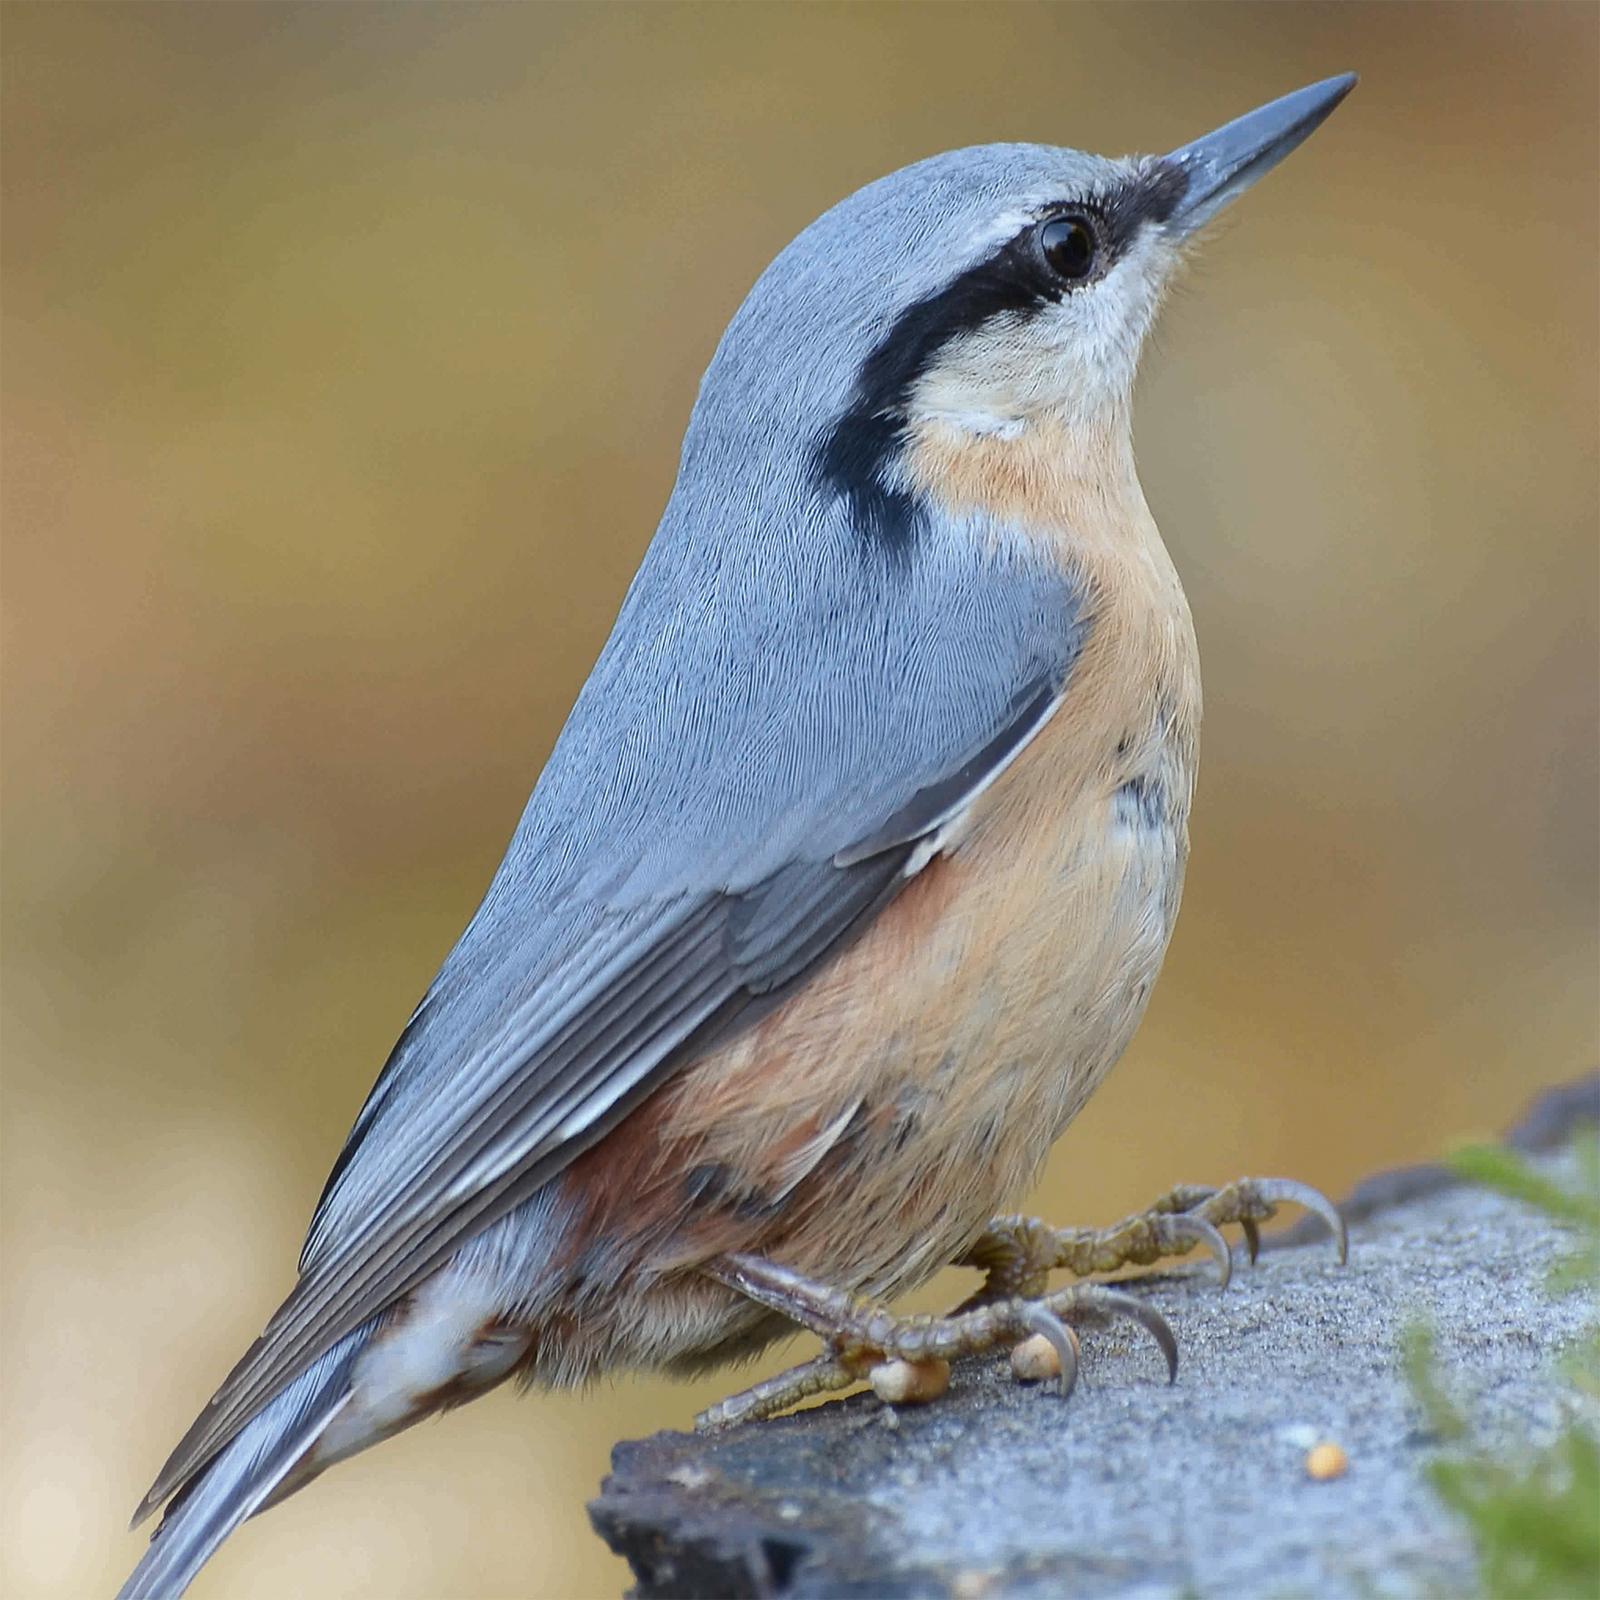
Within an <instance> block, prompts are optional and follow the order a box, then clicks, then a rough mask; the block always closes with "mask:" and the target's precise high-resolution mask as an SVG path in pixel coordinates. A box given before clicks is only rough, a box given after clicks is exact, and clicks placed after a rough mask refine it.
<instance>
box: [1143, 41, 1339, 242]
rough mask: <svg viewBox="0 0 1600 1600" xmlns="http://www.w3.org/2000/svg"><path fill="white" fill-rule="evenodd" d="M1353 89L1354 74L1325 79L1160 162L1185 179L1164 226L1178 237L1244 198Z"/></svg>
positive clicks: (1191, 231) (1256, 111) (1177, 151)
mask: <svg viewBox="0 0 1600 1600" xmlns="http://www.w3.org/2000/svg"><path fill="white" fill-rule="evenodd" d="M1355 86H1356V75H1355V73H1353V72H1346V73H1342V74H1341V75H1340V76H1339V77H1337V78H1325V79H1324V80H1323V81H1322V82H1321V83H1314V84H1312V85H1311V86H1310V87H1309V88H1306V89H1296V90H1295V92H1294V93H1293V94H1286V95H1285V96H1284V97H1283V98H1282V99H1281V100H1274V101H1272V102H1271V103H1270V104H1269V105H1264V106H1261V107H1258V108H1257V109H1256V110H1254V111H1247V112H1246V113H1245V114H1244V116H1242V117H1238V118H1236V119H1235V120H1234V121H1232V122H1230V123H1228V124H1227V125H1226V126H1225V127H1221V128H1218V129H1217V131H1216V132H1215V133H1208V134H1207V135H1206V136H1205V137H1204V138H1203V139H1196V140H1195V141H1194V143H1193V144H1186V145H1184V146H1183V148H1182V149H1181V150H1174V151H1173V152H1172V154H1171V155H1169V156H1166V157H1164V158H1163V165H1165V166H1166V167H1167V168H1169V169H1173V170H1176V171H1178V172H1181V173H1182V174H1183V175H1184V177H1185V178H1186V179H1187V180H1188V184H1187V187H1186V188H1185V189H1184V191H1183V198H1182V199H1180V200H1179V201H1178V203H1177V204H1176V205H1175V206H1174V207H1173V208H1172V210H1171V211H1170V212H1169V213H1168V214H1167V217H1166V219H1165V226H1166V227H1167V228H1169V229H1170V230H1171V231H1172V232H1173V233H1176V234H1179V235H1183V234H1188V233H1193V232H1194V230H1195V229H1196V228H1199V227H1201V226H1202V225H1203V224H1204V223H1207V222H1209V221H1210V220H1211V218H1212V217H1214V216H1215V215H1216V214H1217V213H1218V212H1219V211H1220V210H1221V209H1222V208H1223V207H1224V206H1225V205H1227V204H1228V202H1229V201H1230V200H1232V199H1234V197H1235V196H1237V195H1240V194H1243V193H1244V191H1245V190H1246V189H1248V188H1249V187H1250V185H1251V184H1252V183H1254V182H1255V181H1256V179H1257V178H1259V177H1260V176H1261V175H1262V174H1263V173H1265V172H1270V171H1271V170H1272V168H1273V167H1275V166H1277V164H1278V163H1279V162H1280V161H1282V160H1283V158H1284V157H1285V156H1286V155H1288V154H1289V152H1290V151H1291V150H1293V149H1295V148H1296V146H1298V145H1300V144H1301V143H1303V142H1304V141H1305V140H1306V139H1308V138H1310V137H1311V135H1312V134H1313V133H1314V132H1315V131H1316V130H1317V128H1319V127H1320V126H1321V125H1322V123H1323V121H1324V120H1325V119H1326V118H1327V117H1328V116H1329V115H1330V114H1331V113H1332V111H1333V108H1334V107H1335V106H1336V105H1338V103H1339V102H1340V101H1341V100H1343V99H1344V97H1345V96H1346V95H1347V94H1349V93H1350V91H1351V90H1352V89H1353V88H1355Z"/></svg>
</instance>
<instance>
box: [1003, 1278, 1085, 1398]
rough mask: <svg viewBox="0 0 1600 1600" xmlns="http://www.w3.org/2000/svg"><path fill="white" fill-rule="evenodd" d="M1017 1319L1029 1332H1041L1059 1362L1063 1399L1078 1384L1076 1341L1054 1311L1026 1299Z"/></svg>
mask: <svg viewBox="0 0 1600 1600" xmlns="http://www.w3.org/2000/svg"><path fill="white" fill-rule="evenodd" d="M1017 1320H1018V1322H1019V1323H1021V1325H1022V1326H1023V1328H1025V1329H1026V1330H1027V1331H1028V1332H1029V1333H1038V1334H1042V1335H1043V1336H1044V1337H1045V1338H1046V1339H1048V1340H1049V1341H1050V1347H1051V1349H1053V1350H1054V1351H1055V1353H1056V1359H1057V1360H1059V1361H1060V1363H1061V1398H1062V1399H1063V1400H1065V1399H1066V1398H1067V1396H1068V1395H1070V1394H1071V1393H1072V1391H1073V1390H1074V1389H1076V1388H1077V1386H1078V1341H1077V1340H1076V1339H1074V1338H1073V1337H1072V1330H1071V1329H1070V1328H1068V1327H1067V1325H1066V1323H1064V1322H1063V1321H1062V1320H1061V1318H1060V1317H1058V1316H1057V1315H1056V1314H1055V1312H1053V1311H1049V1310H1047V1309H1046V1308H1045V1307H1044V1306H1041V1305H1038V1304H1036V1303H1035V1302H1033V1301H1031V1300H1026V1301H1024V1302H1023V1304H1022V1308H1021V1310H1020V1312H1019V1313H1018V1316H1017Z"/></svg>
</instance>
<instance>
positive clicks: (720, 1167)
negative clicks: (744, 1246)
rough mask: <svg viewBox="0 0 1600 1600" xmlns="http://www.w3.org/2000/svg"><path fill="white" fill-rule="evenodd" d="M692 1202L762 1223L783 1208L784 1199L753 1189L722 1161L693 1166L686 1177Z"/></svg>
mask: <svg viewBox="0 0 1600 1600" xmlns="http://www.w3.org/2000/svg"><path fill="white" fill-rule="evenodd" d="M683 1189H684V1195H685V1197H686V1198H687V1199H688V1201H689V1204H690V1205H692V1206H698V1207H701V1208H704V1209H706V1210H715V1211H726V1212H729V1213H731V1214H732V1215H733V1216H736V1217H742V1218H744V1219H746V1220H747V1221H751V1222H763V1221H765V1220H766V1219H767V1218H768V1217H771V1216H775V1215H776V1214H777V1213H778V1212H779V1211H781V1210H782V1209H783V1201H782V1200H781V1199H776V1200H775V1199H774V1198H773V1197H772V1196H771V1195H769V1194H766V1193H764V1192H763V1191H762V1190H760V1189H757V1188H752V1187H751V1186H750V1184H749V1183H748V1182H746V1181H745V1180H744V1179H742V1178H741V1177H740V1175H739V1174H738V1173H737V1172H736V1171H735V1170H734V1169H733V1168H732V1167H730V1166H728V1165H726V1164H725V1163H724V1162H720V1161H708V1162H703V1163H702V1164H701V1165H700V1166H697V1167H691V1168H690V1169H689V1171H688V1172H687V1173H686V1174H685V1176H684V1180H683Z"/></svg>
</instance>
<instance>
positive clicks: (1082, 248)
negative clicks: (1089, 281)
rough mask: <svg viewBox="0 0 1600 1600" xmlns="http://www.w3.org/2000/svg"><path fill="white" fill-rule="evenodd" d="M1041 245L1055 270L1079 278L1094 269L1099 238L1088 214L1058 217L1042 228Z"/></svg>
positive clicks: (1067, 276) (1069, 277)
mask: <svg viewBox="0 0 1600 1600" xmlns="http://www.w3.org/2000/svg"><path fill="white" fill-rule="evenodd" d="M1039 248H1040V249H1041V250H1042V251H1043V252H1044V258H1045V260H1046V261H1048V262H1049V263H1050V265H1051V267H1052V268H1053V269H1054V270H1055V271H1056V272H1058V273H1059V274H1060V275H1061V276H1062V277H1063V278H1066V279H1069V280H1071V281H1076V280H1077V279H1079V278H1087V277H1088V276H1089V274H1090V273H1091V272H1092V271H1094V263H1095V257H1096V255H1097V254H1098V253H1099V250H1100V241H1099V240H1098V239H1096V238H1095V236H1094V227H1093V225H1092V224H1091V223H1090V221H1089V219H1088V218H1087V217H1055V218H1053V219H1052V220H1051V221H1049V222H1047V223H1045V225H1044V226H1043V227H1042V228H1041V229H1040V230H1039Z"/></svg>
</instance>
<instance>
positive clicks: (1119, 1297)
mask: <svg viewBox="0 0 1600 1600" xmlns="http://www.w3.org/2000/svg"><path fill="white" fill-rule="evenodd" d="M701 1270H702V1271H703V1272H705V1273H706V1274H707V1275H708V1276H710V1277H713V1278H716V1279H717V1280H718V1281H719V1282H721V1283H725V1284H727V1285H728V1286H729V1287H730V1288H732V1289H737V1290H738V1291H739V1292H740V1293H741V1294H745V1295H748V1296H749V1297H750V1298H751V1299H752V1300H755V1301H757V1302H758V1303H759V1304H761V1305H764V1306H766V1307H768V1308H769V1309H770V1310H773V1311H777V1312H780V1313H781V1314H782V1315H784V1316H786V1317H788V1318H789V1319H790V1320H791V1321H794V1322H798V1323H799V1324H800V1325H801V1326H802V1327H806V1328H810V1329H811V1330H812V1331H813V1332H814V1333H817V1334H820V1335H821V1337H822V1340H823V1350H822V1354H821V1355H820V1356H818V1357H816V1358H815V1359H813V1360H811V1361H807V1362H805V1363H804V1364H803V1365H801V1366H798V1367H793V1368H791V1369H790V1370H789V1371H787V1372H783V1373H779V1374H778V1375H777V1376H776V1377H774V1378H767V1379H765V1380H763V1381H762V1382H761V1383H758V1384H755V1385H754V1386H753V1387H751V1388H749V1389H745V1390H743V1391H742V1392H741V1393H739V1394H736V1395H732V1396H730V1397H729V1398H728V1399H726V1400H723V1401H721V1402H720V1403H718V1404H717V1405H714V1406H712V1407H711V1408H710V1410H708V1411H703V1412H702V1413H701V1414H700V1415H699V1416H698V1417H696V1418H695V1426H696V1427H697V1428H716V1427H725V1426H727V1425H728V1424H730V1423H734V1422H743V1421H745V1420H747V1419H750V1418H755V1417H767V1416H771V1415H772V1414H773V1413H774V1412H776V1411H782V1410H784V1409H785V1408H786V1407H788V1406H792V1405H795V1404H796V1403H798V1402H799V1401H801V1400H806V1399H809V1398H810V1397H811V1396H812V1395H815V1394H821V1393H823V1392H824V1391H825V1390H829V1389H843V1388H845V1387H847V1386H848V1385H849V1384H852V1383H854V1382H855V1381H856V1380H857V1379H859V1378H863V1377H865V1376H866V1375H867V1374H868V1372H869V1371H870V1370H871V1369H872V1368H873V1367H875V1366H878V1365H880V1364H882V1363H884V1362H886V1361H895V1360H898V1361H908V1362H913V1363H920V1362H930V1361H949V1360H951V1359H952V1358H954V1357H956V1356H964V1355H978V1354H981V1353H983V1352H984V1351H988V1350H993V1349H995V1348H997V1347H998V1346H1001V1345H1007V1344H1013V1343H1015V1342H1016V1341H1017V1340H1018V1339H1022V1338H1026V1337H1027V1336H1029V1335H1031V1334H1036V1333H1037V1334H1043V1335H1044V1336H1045V1338H1047V1339H1048V1340H1049V1341H1050V1343H1051V1345H1052V1346H1054V1348H1055V1351H1056V1354H1057V1356H1058V1357H1059V1358H1060V1361H1061V1392H1062V1394H1063V1395H1067V1394H1070V1393H1071V1392H1072V1387H1073V1384H1074V1383H1075V1382H1076V1381H1077V1373H1078V1358H1077V1345H1076V1342H1075V1340H1074V1339H1073V1337H1072V1335H1071V1333H1070V1332H1069V1330H1068V1329H1067V1326H1066V1324H1065V1322H1064V1321H1063V1320H1062V1319H1063V1318H1064V1317H1071V1318H1086V1319H1091V1320H1094V1319H1098V1318H1101V1317H1108V1316H1122V1317H1130V1318H1132V1319H1133V1320H1134V1321H1135V1322H1138V1323H1139V1324H1141V1325H1142V1326H1143V1327H1144V1328H1145V1329H1146V1330H1147V1331H1148V1332H1149V1334H1150V1336H1151V1337H1152V1338H1153V1339H1154V1340H1155V1341H1156V1343H1157V1344H1158V1345H1160V1347H1161V1352H1162V1354H1163V1355H1164V1356H1165V1357H1166V1361H1167V1376H1168V1378H1169V1380H1170V1379H1172V1378H1175V1377H1176V1376H1177V1372H1178V1346H1177V1341H1176V1340H1175V1339H1174V1338H1173V1336H1172V1330H1171V1328H1169V1327H1168V1326H1167V1321H1166V1318H1164V1317H1163V1316H1162V1315H1161V1313H1160V1312H1158V1311H1156V1310H1154V1309H1152V1308H1151V1307H1149V1306H1146V1305H1144V1304H1142V1303H1141V1302H1139V1301H1138V1300H1135V1299H1133V1298H1132V1297H1131V1296H1129V1295H1125V1294H1119V1293H1118V1292H1117V1291H1116V1290H1114V1289H1104V1288H1100V1287H1099V1286H1097V1285H1092V1284H1090V1285H1085V1284H1077V1285H1073V1286H1072V1287H1070V1288H1066V1289H1058V1290H1056V1291H1055V1293H1053V1294H1041V1295H1039V1296H1037V1297H1032V1298H1028V1299H1021V1298H1015V1297H1013V1298H1008V1299H1004V1300H995V1301H992V1302H991V1303H989V1304H987V1305H984V1306H982V1307H979V1308H976V1309H974V1310H971V1311H965V1312H960V1313H957V1314H955V1315H953V1316H948V1317H931V1316H926V1315H919V1316H896V1315H895V1314H894V1313H892V1312H890V1311H886V1310H885V1309H884V1308H883V1307H882V1306H880V1305H878V1304H877V1303H876V1302H875V1301H872V1300H869V1299H867V1298H866V1297H865V1296H863V1295H854V1294H847V1293H845V1292H844V1291H843V1290H839V1289H831V1288H829V1287H828V1286H827V1285H826V1284H820V1283H816V1282H814V1281H813V1280H811V1279H809V1278H804V1277H802V1276H801V1275H800V1274H799V1273H797V1272H791V1271H790V1270H789V1268H787V1267H783V1266H779V1265H778V1264H777V1263H776V1262H773V1261H768V1260H766V1259H765V1258H764V1257H761V1256H752V1255H744V1254H737V1253H730V1254H728V1255H724V1256H719V1257H717V1258H716V1259H715V1260H714V1261H710V1262H708V1263H706V1265H705V1266H703V1267H702V1268H701Z"/></svg>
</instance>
